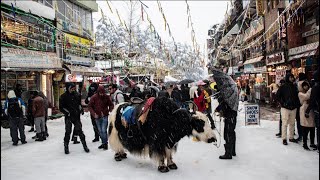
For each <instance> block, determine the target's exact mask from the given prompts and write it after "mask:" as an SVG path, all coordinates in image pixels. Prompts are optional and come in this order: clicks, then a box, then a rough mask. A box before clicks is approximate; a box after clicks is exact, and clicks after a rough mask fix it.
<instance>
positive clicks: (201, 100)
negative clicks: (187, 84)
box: [193, 91, 206, 112]
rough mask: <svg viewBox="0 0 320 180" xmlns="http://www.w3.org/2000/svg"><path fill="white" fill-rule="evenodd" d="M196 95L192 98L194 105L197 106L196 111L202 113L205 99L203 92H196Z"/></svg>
mask: <svg viewBox="0 0 320 180" xmlns="http://www.w3.org/2000/svg"><path fill="white" fill-rule="evenodd" d="M198 95H199V97H197V96H194V99H193V101H194V103H195V104H196V105H197V106H198V111H200V112H204V111H205V110H206V99H205V98H204V97H205V96H204V92H203V91H198Z"/></svg>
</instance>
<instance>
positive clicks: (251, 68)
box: [244, 56, 268, 101]
mask: <svg viewBox="0 0 320 180" xmlns="http://www.w3.org/2000/svg"><path fill="white" fill-rule="evenodd" d="M244 73H245V74H249V87H250V92H251V96H252V98H253V99H252V100H255V101H261V100H262V101H265V100H266V99H267V98H268V96H267V84H266V80H267V78H268V77H267V67H266V65H265V60H264V56H259V57H257V58H253V59H250V60H247V61H245V62H244Z"/></svg>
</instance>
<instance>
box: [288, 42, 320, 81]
mask: <svg viewBox="0 0 320 180" xmlns="http://www.w3.org/2000/svg"><path fill="white" fill-rule="evenodd" d="M288 55H289V62H290V65H291V66H292V70H291V72H292V73H293V74H294V76H295V77H297V76H298V74H299V73H300V72H303V73H306V75H307V77H308V79H312V74H313V72H314V71H316V69H317V67H318V65H319V64H318V63H319V62H318V61H319V42H314V43H310V44H307V45H304V46H299V47H296V48H291V49H289V53H288Z"/></svg>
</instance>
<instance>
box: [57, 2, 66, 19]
mask: <svg viewBox="0 0 320 180" xmlns="http://www.w3.org/2000/svg"><path fill="white" fill-rule="evenodd" d="M57 3H58V10H57V11H58V12H57V18H58V19H61V20H63V21H64V20H65V15H66V11H65V9H66V6H65V5H64V2H63V1H57Z"/></svg>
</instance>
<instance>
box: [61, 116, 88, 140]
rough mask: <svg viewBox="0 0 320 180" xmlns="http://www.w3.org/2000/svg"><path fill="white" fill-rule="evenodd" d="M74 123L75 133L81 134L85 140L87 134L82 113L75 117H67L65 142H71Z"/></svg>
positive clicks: (81, 137)
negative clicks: (84, 130) (81, 118)
mask: <svg viewBox="0 0 320 180" xmlns="http://www.w3.org/2000/svg"><path fill="white" fill-rule="evenodd" d="M72 124H73V125H74V128H73V135H74V136H79V137H80V140H81V141H85V135H84V134H83V131H82V124H81V121H80V114H79V115H78V116H75V117H65V130H66V132H65V135H64V143H65V144H69V141H70V135H71V132H72Z"/></svg>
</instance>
